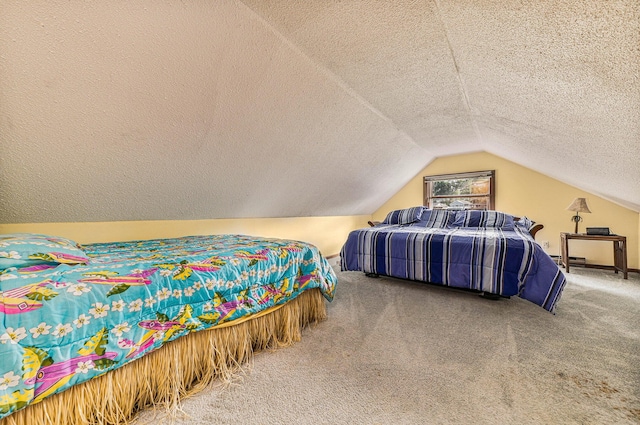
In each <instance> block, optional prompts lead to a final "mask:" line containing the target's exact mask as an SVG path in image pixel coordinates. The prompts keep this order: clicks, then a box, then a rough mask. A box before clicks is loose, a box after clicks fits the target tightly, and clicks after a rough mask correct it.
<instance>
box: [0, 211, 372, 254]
mask: <svg viewBox="0 0 640 425" xmlns="http://www.w3.org/2000/svg"><path fill="white" fill-rule="evenodd" d="M370 219H371V217H370V216H368V215H366V216H365V215H362V216H340V217H292V218H262V219H259V218H255V219H225V220H156V221H115V222H84V223H20V224H0V234H3V233H16V232H31V233H44V234H51V235H57V236H64V237H67V238H70V239H73V240H75V241H76V242H79V243H90V242H110V241H126V240H137V239H154V238H171V237H179V236H187V235H205V234H223V233H239V234H248V235H255V236H265V237H276V238H284V239H295V240H301V241H305V242H309V243H312V244H314V245H315V246H317V247H318V248H319V249H320V251H321V252H322V254H323V255H325V256H331V255H335V254H338V253H339V252H340V248H342V244H343V243H344V241H345V240H346V239H347V235H348V234H349V232H350V231H351V230H353V229H356V228H360V227H367V220H370Z"/></svg>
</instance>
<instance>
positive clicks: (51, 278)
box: [0, 235, 336, 418]
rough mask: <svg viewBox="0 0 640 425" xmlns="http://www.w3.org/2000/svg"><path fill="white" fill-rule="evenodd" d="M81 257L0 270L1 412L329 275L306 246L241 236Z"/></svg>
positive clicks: (327, 291)
mask: <svg viewBox="0 0 640 425" xmlns="http://www.w3.org/2000/svg"><path fill="white" fill-rule="evenodd" d="M82 248H83V251H84V252H85V253H86V255H87V256H88V257H89V259H90V261H89V262H88V264H86V265H83V264H79V265H68V264H57V263H53V264H52V263H42V264H37V265H34V266H31V267H26V268H21V269H17V268H9V269H5V270H3V271H2V274H0V359H1V361H0V418H2V417H5V416H8V415H9V414H11V413H12V412H14V411H16V410H18V409H21V408H22V407H24V406H26V405H28V404H33V403H37V402H39V401H41V400H42V399H44V398H46V397H48V396H49V395H51V394H54V393H58V392H60V391H63V390H65V389H67V388H69V387H71V386H73V385H76V384H79V383H81V382H84V381H87V380H89V379H91V378H93V377H95V376H97V375H100V374H103V373H105V372H106V371H109V370H112V369H115V368H118V367H120V366H122V365H124V364H126V363H128V362H130V361H132V360H134V359H136V358H138V357H140V356H144V355H145V354H147V353H149V352H151V351H153V350H155V349H157V348H159V347H160V346H162V345H163V344H165V343H166V342H168V341H172V340H174V339H176V338H179V337H180V336H182V335H185V334H187V333H189V332H194V331H199V330H203V329H207V328H211V327H213V326H216V325H218V324H221V323H224V322H229V321H233V320H235V319H238V318H240V317H244V316H250V315H252V314H255V313H257V312H259V311H262V310H265V309H268V308H270V307H272V306H275V305H279V304H283V303H285V302H287V301H288V300H291V299H293V298H295V297H296V296H297V295H298V294H299V293H300V292H302V291H304V290H306V289H311V288H319V289H320V290H321V291H322V293H323V295H324V297H325V298H326V299H327V300H329V301H331V300H332V298H333V294H334V290H335V286H336V276H335V274H334V272H333V270H332V269H331V267H330V265H329V264H328V262H327V261H326V259H324V258H323V257H322V255H321V254H320V253H319V251H318V249H317V248H315V247H314V246H312V245H309V244H306V243H302V242H297V241H290V240H281V239H266V238H255V237H250V236H243V235H214V236H191V237H184V238H176V239H159V240H151V241H135V242H120V243H101V244H93V245H85V246H83V247H82Z"/></svg>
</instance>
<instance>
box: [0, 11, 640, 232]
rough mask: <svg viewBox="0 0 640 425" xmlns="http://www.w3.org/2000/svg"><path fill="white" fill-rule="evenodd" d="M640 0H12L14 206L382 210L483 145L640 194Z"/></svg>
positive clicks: (44, 217) (240, 212) (90, 211)
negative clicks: (441, 163)
mask: <svg viewBox="0 0 640 425" xmlns="http://www.w3.org/2000/svg"><path fill="white" fill-rule="evenodd" d="M639 70H640V3H639V2H637V0H627V1H607V2H603V1H601V0H592V1H584V0H571V1H553V2H552V1H544V2H529V1H516V0H500V1H498V0H496V1H487V0H467V1H464V0H457V1H453V0H451V1H447V0H435V1H427V0H423V1H409V0H396V1H393V2H386V1H374V0H367V1H364V0H363V1H357V0H349V1H337V0H335V1H302V0H299V1H293V0H279V1H277V2H267V1H264V0H244V1H243V2H240V1H231V0H228V1H216V2H205V1H197V2H182V1H178V0H167V1H162V2H151V1H148V0H138V1H135V0H134V1H127V2H85V1H70V2H69V1H61V0H58V1H46V2H45V1H41V2H35V1H34V2H21V1H18V0H4V1H3V2H2V5H0V149H1V151H0V222H4V223H19V222H52V221H107V220H144V219H197V218H230V217H286V216H314V215H352V214H369V213H371V212H372V211H374V210H375V209H376V208H377V207H378V206H380V205H381V204H382V203H383V202H384V201H386V200H387V199H388V198H389V197H390V196H391V195H392V194H394V193H395V192H396V191H397V190H399V189H400V188H401V187H402V186H403V185H404V184H405V183H406V182H407V181H408V180H409V179H410V178H411V177H413V176H414V175H415V174H416V173H418V172H419V171H420V170H421V169H422V168H423V167H424V166H425V165H426V164H428V163H429V162H430V161H431V160H432V159H433V158H435V157H438V156H442V155H451V154H456V153H461V152H470V151H478V150H486V151H489V152H492V153H495V154H497V155H499V156H502V157H504V158H507V159H510V160H512V161H514V162H517V163H519V164H522V165H525V166H527V167H529V168H532V169H534V170H537V171H540V172H543V173H545V174H547V175H550V176H552V177H555V178H557V179H559V180H561V181H564V182H567V183H569V184H573V185H575V186H577V187H580V188H582V189H585V190H588V191H590V192H592V193H594V194H597V195H600V196H602V197H604V198H606V199H610V200H613V201H615V202H617V203H619V204H622V205H625V206H627V207H629V208H632V209H634V210H636V211H640V166H639V162H640V141H639V138H640V100H639V99H640V76H639V75H640V72H639Z"/></svg>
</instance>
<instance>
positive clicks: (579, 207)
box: [567, 198, 591, 233]
mask: <svg viewBox="0 0 640 425" xmlns="http://www.w3.org/2000/svg"><path fill="white" fill-rule="evenodd" d="M567 209H568V210H569V211H575V212H576V215H574V216H573V217H571V221H573V222H575V223H576V229H575V231H574V232H573V233H578V223H580V222H581V221H582V217H580V213H590V212H591V210H590V209H589V207H588V206H587V200H586V199H585V198H576V199H574V200H573V202H572V203H571V205H569V206H568V207H567Z"/></svg>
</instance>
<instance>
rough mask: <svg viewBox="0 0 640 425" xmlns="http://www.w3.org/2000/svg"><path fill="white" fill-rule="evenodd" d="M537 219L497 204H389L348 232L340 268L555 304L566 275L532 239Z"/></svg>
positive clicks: (545, 305) (550, 306)
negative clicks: (376, 218)
mask: <svg viewBox="0 0 640 425" xmlns="http://www.w3.org/2000/svg"><path fill="white" fill-rule="evenodd" d="M533 225H534V223H533V222H532V221H531V220H529V219H527V218H526V217H523V218H522V219H518V220H514V217H513V216H511V215H509V214H505V213H502V212H498V211H451V210H430V209H427V208H425V207H414V208H407V209H403V210H395V211H392V212H390V213H389V214H388V215H387V217H386V218H385V220H384V221H383V222H382V223H380V224H378V225H376V226H374V227H370V228H366V229H359V230H355V231H353V232H351V233H350V234H349V236H348V239H347V241H346V243H345V244H344V246H343V248H342V251H341V266H342V270H345V271H348V270H352V271H363V272H365V273H370V274H374V275H387V276H393V277H397V278H402V279H410V280H415V281H422V282H429V283H435V284H440V285H445V286H451V287H456V288H464V289H471V290H476V291H479V292H483V293H488V294H494V295H500V296H505V297H510V296H513V295H517V296H519V297H522V298H524V299H526V300H529V301H531V302H533V303H535V304H537V305H539V306H541V307H543V308H544V309H546V310H548V311H550V312H554V309H555V306H556V303H557V302H558V300H559V298H560V295H561V293H562V290H563V288H564V285H565V277H564V275H563V274H562V272H561V271H560V269H559V267H558V266H557V265H556V263H555V262H554V261H553V260H552V259H551V257H549V255H548V254H547V253H545V252H544V250H543V249H542V247H541V246H540V245H539V244H538V243H536V242H535V240H534V239H533V237H532V236H531V234H530V233H529V229H530V228H531V227H532V226H533Z"/></svg>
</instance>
